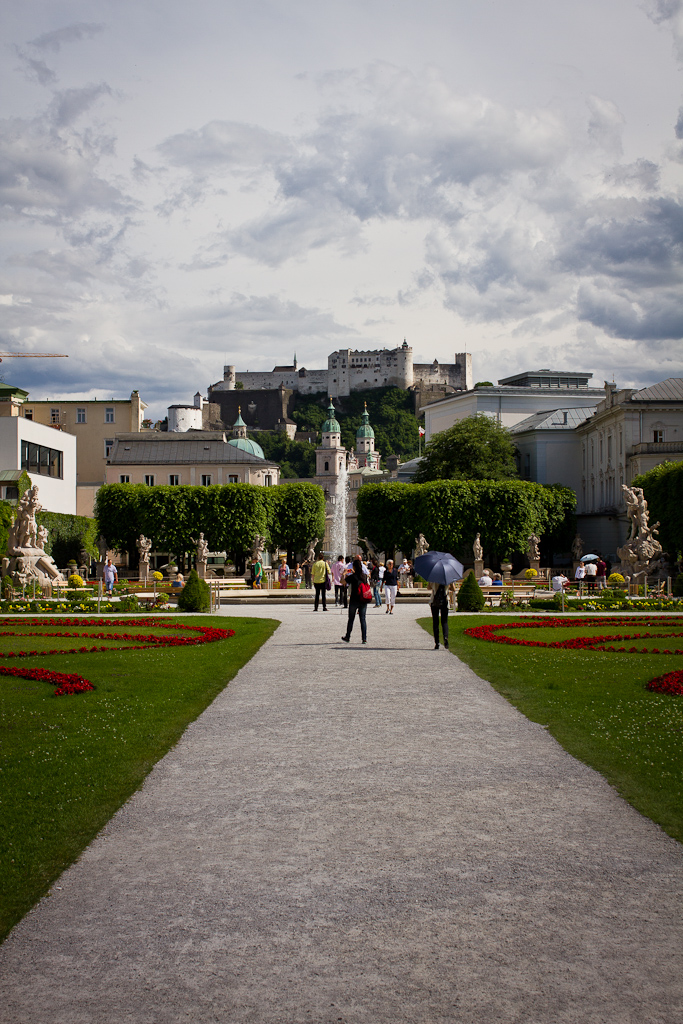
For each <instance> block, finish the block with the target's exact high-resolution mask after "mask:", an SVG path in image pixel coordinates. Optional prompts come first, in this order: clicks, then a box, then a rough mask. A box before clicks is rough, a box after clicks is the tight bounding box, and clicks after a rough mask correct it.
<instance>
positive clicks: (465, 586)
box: [456, 572, 486, 612]
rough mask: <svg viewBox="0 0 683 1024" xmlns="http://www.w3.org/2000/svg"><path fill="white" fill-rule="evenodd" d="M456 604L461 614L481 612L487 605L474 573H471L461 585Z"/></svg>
mask: <svg viewBox="0 0 683 1024" xmlns="http://www.w3.org/2000/svg"><path fill="white" fill-rule="evenodd" d="M456 602H457V608H458V611H459V612H480V611H481V610H482V608H483V607H484V605H485V604H486V598H485V597H484V592H483V590H482V589H481V587H480V586H479V583H478V582H477V579H476V577H475V575H474V573H473V572H469V573H468V574H467V576H465V579H464V580H463V581H462V583H461V584H460V589H459V590H458V593H457V597H456Z"/></svg>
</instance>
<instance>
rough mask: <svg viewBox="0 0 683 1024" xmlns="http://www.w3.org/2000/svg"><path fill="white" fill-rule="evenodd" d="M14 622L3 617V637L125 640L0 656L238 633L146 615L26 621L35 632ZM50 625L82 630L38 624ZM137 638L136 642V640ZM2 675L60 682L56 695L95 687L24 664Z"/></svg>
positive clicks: (187, 641) (132, 647) (183, 643)
mask: <svg viewBox="0 0 683 1024" xmlns="http://www.w3.org/2000/svg"><path fill="white" fill-rule="evenodd" d="M12 625H13V622H12V620H11V619H0V637H6V636H49V637H60V638H64V639H80V640H83V639H88V640H119V641H123V643H122V645H121V646H119V647H104V646H101V645H100V646H98V645H97V644H91V645H90V646H86V645H84V646H81V647H64V646H63V647H62V648H61V649H60V648H53V649H51V650H49V651H25V650H18V651H7V652H0V658H39V657H49V656H51V655H54V654H97V653H99V652H101V651H122V650H127V651H141V650H144V649H145V648H149V647H187V646H196V645H197V644H209V643H215V642H216V641H218V640H226V639H229V638H230V637H233V636H234V635H235V630H234V629H218V628H217V627H215V626H187V625H185V624H184V623H175V622H164V621H163V619H154V618H144V619H118V620H117V619H80V620H79V619H32V620H29V621H28V622H27V625H28V626H35V627H36V632H34V633H17V632H15V631H13V630H12V629H11V628H5V627H11V626H12ZM41 626H42V627H49V626H58V627H60V628H61V627H63V626H77V627H78V630H79V631H70V632H62V631H60V632H47V631H46V629H38V628H37V627H41ZM83 626H97V627H100V631H99V632H94V633H91V632H87V633H84V632H82V631H81V627H83ZM103 626H134V627H147V628H148V629H149V628H150V627H152V628H156V629H158V628H163V629H165V630H173V631H174V633H172V634H170V635H166V636H165V635H163V634H162V635H160V636H159V635H157V634H154V633H148V634H139V633H110V632H102V631H101V627H103ZM177 633H184V634H187V633H190V634H193V635H191V636H185V635H181V636H178V635H176V634H177ZM135 641H137V642H135ZM0 675H14V676H22V677H24V678H26V679H41V680H43V681H45V682H51V683H57V684H58V686H59V689H57V690H55V695H56V696H58V697H61V696H63V695H65V694H72V693H84V692H85V691H86V690H93V689H94V687H93V685H92V683H90V682H89V681H88V680H87V679H84V678H83V676H70V675H65V674H64V673H60V672H50V671H48V670H45V669H31V668H27V669H23V668H4V667H1V666H0Z"/></svg>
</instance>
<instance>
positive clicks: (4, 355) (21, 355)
mask: <svg viewBox="0 0 683 1024" xmlns="http://www.w3.org/2000/svg"><path fill="white" fill-rule="evenodd" d="M68 358H69V357H68V356H67V355H63V354H62V353H61V352H0V363H1V362H2V361H3V359H68Z"/></svg>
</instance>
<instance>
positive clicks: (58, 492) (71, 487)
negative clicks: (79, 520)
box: [0, 416, 76, 515]
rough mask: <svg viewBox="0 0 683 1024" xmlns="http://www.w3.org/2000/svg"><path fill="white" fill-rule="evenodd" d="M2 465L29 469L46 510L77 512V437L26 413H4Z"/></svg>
mask: <svg viewBox="0 0 683 1024" xmlns="http://www.w3.org/2000/svg"><path fill="white" fill-rule="evenodd" d="M0 469H2V470H15V471H21V470H26V472H27V473H28V475H29V476H30V478H31V483H33V484H34V485H35V484H37V486H38V490H39V500H40V503H41V505H42V506H43V508H44V509H45V511H46V512H63V513H65V514H66V515H76V438H75V437H74V435H73V434H67V433H66V432H65V431H62V430H55V429H53V428H52V427H46V426H44V425H43V424H42V423H35V422H34V421H33V420H28V419H25V418H24V417H23V416H2V417H0Z"/></svg>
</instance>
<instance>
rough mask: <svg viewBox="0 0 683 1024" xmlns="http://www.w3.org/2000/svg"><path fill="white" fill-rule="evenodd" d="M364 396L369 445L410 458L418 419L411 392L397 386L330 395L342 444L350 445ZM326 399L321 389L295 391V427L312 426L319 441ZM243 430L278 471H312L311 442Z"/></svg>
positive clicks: (303, 473) (290, 473) (302, 473)
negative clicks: (370, 432)
mask: <svg viewBox="0 0 683 1024" xmlns="http://www.w3.org/2000/svg"><path fill="white" fill-rule="evenodd" d="M366 402H367V406H368V413H369V415H370V424H371V426H372V427H373V429H374V431H375V449H376V450H377V451H378V452H379V453H380V455H381V456H382V458H383V459H384V458H386V456H387V455H400V457H401V461H402V462H405V461H406V460H407V459H413V458H415V457H416V456H417V455H418V421H417V420H416V419H415V416H414V415H413V396H412V394H411V393H410V392H409V391H403V390H402V389H401V388H373V389H371V390H369V391H354V392H353V393H352V394H351V395H348V396H346V397H344V398H335V399H334V408H335V411H336V415H337V419H338V420H339V425H340V426H341V443H342V444H343V445H344V447H345V448H348V449H349V450H350V451H353V450H354V449H355V447H356V431H357V430H358V428H359V426H360V425H361V417H362V415H363V411H364V409H365V403H366ZM329 404H330V399H329V396H328V395H327V394H326V393H325V392H324V391H322V392H319V393H318V394H315V395H297V396H295V407H294V411H293V413H292V418H293V419H294V421H295V422H296V425H297V429H298V430H315V431H317V433H318V442H317V443H319V442H320V431H321V428H322V425H323V423H324V421H325V420H326V419H327V410H328V408H329ZM249 436H250V437H251V438H253V440H254V441H257V442H258V444H260V445H261V447H262V448H263V454H264V455H265V456H266V458H267V459H272V461H273V462H277V463H279V465H280V470H281V473H282V476H283V477H285V478H289V479H291V478H292V477H312V476H314V475H315V448H316V444H315V443H312V444H309V443H308V442H305V441H290V440H289V438H288V437H286V436H285V435H284V434H273V433H267V432H265V431H249Z"/></svg>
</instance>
